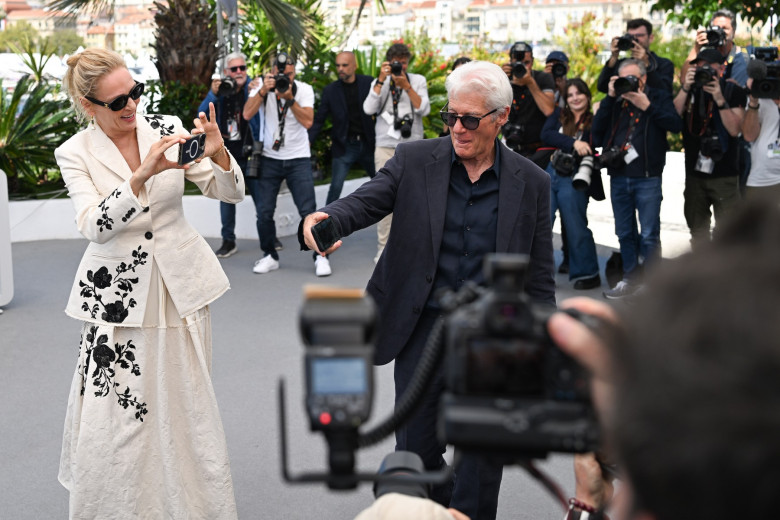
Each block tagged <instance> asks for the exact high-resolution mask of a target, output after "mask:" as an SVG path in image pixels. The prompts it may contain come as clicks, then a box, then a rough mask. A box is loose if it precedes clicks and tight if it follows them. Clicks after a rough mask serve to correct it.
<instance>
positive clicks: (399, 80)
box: [393, 72, 412, 90]
mask: <svg viewBox="0 0 780 520" xmlns="http://www.w3.org/2000/svg"><path fill="white" fill-rule="evenodd" d="M393 83H395V86H396V87H398V88H400V89H401V90H409V89H410V88H412V85H411V84H410V83H409V78H407V77H406V74H404V73H403V72H402V73H401V75H400V76H395V75H394V76H393Z"/></svg>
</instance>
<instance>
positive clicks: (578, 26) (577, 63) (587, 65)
mask: <svg viewBox="0 0 780 520" xmlns="http://www.w3.org/2000/svg"><path fill="white" fill-rule="evenodd" d="M608 24H609V19H608V18H601V19H599V18H598V17H597V16H596V14H595V13H592V12H588V13H585V15H584V16H583V17H582V19H581V20H580V21H571V22H570V23H569V25H567V26H566V27H565V28H564V29H563V32H564V34H565V35H566V36H565V37H564V38H556V39H555V43H556V46H557V47H559V48H561V49H563V52H565V53H566V55H567V56H568V57H569V77H571V78H581V79H582V80H583V81H584V82H585V83H587V84H588V86H589V87H590V91H591V94H593V97H594V101H596V100H599V99H601V98H603V97H604V94H602V93H600V92H598V89H597V88H596V83H597V82H598V79H599V74H600V73H601V69H602V68H604V64H603V63H602V61H601V59H600V58H599V51H601V50H603V49H604V43H603V42H604V29H605V28H606V27H607V25H608Z"/></svg>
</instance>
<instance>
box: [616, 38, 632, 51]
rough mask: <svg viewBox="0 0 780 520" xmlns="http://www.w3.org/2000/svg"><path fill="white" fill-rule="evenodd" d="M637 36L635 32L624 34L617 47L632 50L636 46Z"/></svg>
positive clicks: (622, 49)
mask: <svg viewBox="0 0 780 520" xmlns="http://www.w3.org/2000/svg"><path fill="white" fill-rule="evenodd" d="M635 41H636V37H635V36H634V35H633V34H624V35H623V36H621V37H620V38H618V41H617V48H618V50H621V51H630V50H631V49H633V48H634V42H635Z"/></svg>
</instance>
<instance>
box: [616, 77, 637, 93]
mask: <svg viewBox="0 0 780 520" xmlns="http://www.w3.org/2000/svg"><path fill="white" fill-rule="evenodd" d="M614 87H615V95H616V96H622V95H623V94H625V93H627V92H638V91H639V78H637V77H636V76H624V77H622V78H618V79H616V80H615V85H614Z"/></svg>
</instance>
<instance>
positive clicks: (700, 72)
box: [693, 65, 718, 89]
mask: <svg viewBox="0 0 780 520" xmlns="http://www.w3.org/2000/svg"><path fill="white" fill-rule="evenodd" d="M717 77H718V71H716V70H715V69H713V68H712V67H711V66H709V65H701V66H699V67H696V72H694V73H693V88H696V89H700V88H702V87H703V86H704V85H706V84H707V83H709V82H710V81H712V80H713V79H715V78H717Z"/></svg>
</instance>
